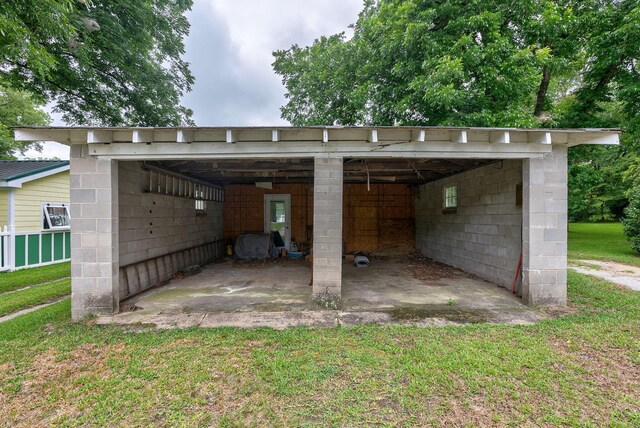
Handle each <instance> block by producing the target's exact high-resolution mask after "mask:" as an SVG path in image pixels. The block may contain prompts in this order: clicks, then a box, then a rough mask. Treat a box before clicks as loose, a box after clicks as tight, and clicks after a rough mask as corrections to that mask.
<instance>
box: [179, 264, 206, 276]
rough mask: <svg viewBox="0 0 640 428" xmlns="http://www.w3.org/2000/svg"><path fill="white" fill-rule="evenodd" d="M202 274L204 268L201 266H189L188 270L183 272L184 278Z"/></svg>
mask: <svg viewBox="0 0 640 428" xmlns="http://www.w3.org/2000/svg"><path fill="white" fill-rule="evenodd" d="M200 272H202V268H201V267H200V265H191V266H187V267H186V268H184V270H183V274H184V276H192V275H197V274H199V273H200Z"/></svg>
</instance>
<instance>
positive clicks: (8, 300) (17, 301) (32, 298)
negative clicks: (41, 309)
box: [0, 279, 71, 317]
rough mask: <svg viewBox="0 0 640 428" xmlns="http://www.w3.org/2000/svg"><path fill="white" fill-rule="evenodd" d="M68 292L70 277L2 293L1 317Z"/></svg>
mask: <svg viewBox="0 0 640 428" xmlns="http://www.w3.org/2000/svg"><path fill="white" fill-rule="evenodd" d="M68 294H71V280H70V279H63V280H60V281H55V282H52V283H49V284H44V285H38V286H37V287H32V288H28V289H26V290H21V291H16V292H14V293H8V294H4V295H0V317H1V316H4V315H7V314H10V313H12V312H16V311H19V310H21V309H26V308H30V307H32V306H36V305H40V304H42V303H47V302H50V301H52V300H55V299H57V298H60V297H62V296H66V295H68Z"/></svg>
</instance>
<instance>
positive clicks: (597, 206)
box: [273, 0, 640, 219]
mask: <svg viewBox="0 0 640 428" xmlns="http://www.w3.org/2000/svg"><path fill="white" fill-rule="evenodd" d="M638 40H640V2H638V0H522V1H517V2H514V1H512V0H492V1H488V0H472V1H468V0H378V1H375V0H367V1H365V4H364V9H363V10H362V12H361V13H360V15H359V17H358V20H357V22H356V23H355V24H354V26H353V36H352V37H351V38H347V37H346V36H345V34H344V33H341V34H336V35H330V36H323V37H321V38H319V39H317V40H316V41H315V42H314V43H313V44H312V45H310V46H305V47H300V46H297V45H294V46H292V47H291V48H289V49H286V50H281V51H277V52H274V56H275V62H274V64H273V67H274V70H275V72H276V73H277V74H279V75H280V76H281V77H282V81H283V84H284V85H285V87H286V91H287V92H286V97H287V103H286V104H285V105H284V106H283V107H282V109H281V111H282V117H283V118H284V119H287V120H289V121H290V122H291V123H292V124H294V125H330V124H339V125H358V124H360V125H448V126H501V127H619V128H623V129H624V130H625V134H624V135H623V137H622V144H621V146H620V147H579V148H577V149H572V151H571V153H570V159H571V161H570V185H571V192H572V194H573V196H571V201H570V205H571V206H572V209H571V213H572V214H575V216H574V217H573V219H585V218H590V217H593V216H597V215H599V214H604V211H605V208H606V212H607V215H611V213H615V212H618V213H620V214H621V213H622V208H623V206H624V204H625V200H626V198H627V197H628V196H629V188H630V187H629V186H630V183H634V182H635V183H637V182H638V181H639V179H638V172H639V171H640V161H639V160H638V159H639V158H640V157H639V156H640V144H639V143H638V141H639V140H640V70H639V69H638V59H639V58H640V44H639V43H638ZM616 205H621V207H619V209H617V211H616Z"/></svg>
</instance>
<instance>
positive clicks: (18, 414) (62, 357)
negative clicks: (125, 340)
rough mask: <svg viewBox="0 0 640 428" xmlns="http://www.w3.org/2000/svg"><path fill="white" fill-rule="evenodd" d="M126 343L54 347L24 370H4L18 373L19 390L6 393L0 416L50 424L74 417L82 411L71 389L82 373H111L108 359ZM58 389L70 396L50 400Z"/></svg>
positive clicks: (22, 422) (16, 422)
mask: <svg viewBox="0 0 640 428" xmlns="http://www.w3.org/2000/svg"><path fill="white" fill-rule="evenodd" d="M123 351H124V345H123V344H120V345H109V346H100V347H99V346H97V345H95V344H84V345H81V346H79V347H78V348H76V349H74V350H72V351H70V352H68V353H59V352H57V351H55V350H53V349H51V350H49V351H47V352H45V353H43V354H40V355H37V356H36V357H35V358H34V361H33V363H32V364H31V365H30V367H29V369H28V371H26V372H25V373H20V371H21V369H18V368H16V367H15V366H13V367H11V368H10V369H8V370H2V373H3V377H5V379H6V378H7V377H6V376H9V377H18V378H22V380H21V381H19V382H17V383H16V385H15V386H16V389H18V391H17V392H16V393H15V394H10V393H8V394H2V395H3V396H2V400H1V401H2V402H3V405H2V406H0V420H3V421H5V422H7V421H12V422H11V424H10V425H11V426H29V427H33V426H50V425H52V424H54V423H55V421H57V420H60V419H64V418H70V419H73V418H74V417H75V416H77V415H78V414H79V413H81V411H80V410H79V408H78V407H77V402H78V400H77V398H76V399H74V398H73V396H72V395H68V394H67V393H68V392H70V391H72V390H73V389H74V388H76V387H77V383H78V381H79V378H80V377H82V376H98V377H102V376H109V375H110V374H111V369H110V368H109V367H108V366H107V364H106V361H107V358H108V357H109V356H110V355H120V354H122V353H123ZM53 391H56V394H59V397H63V396H66V397H67V398H66V399H59V398H58V399H57V400H50V394H51V393H52V392H53Z"/></svg>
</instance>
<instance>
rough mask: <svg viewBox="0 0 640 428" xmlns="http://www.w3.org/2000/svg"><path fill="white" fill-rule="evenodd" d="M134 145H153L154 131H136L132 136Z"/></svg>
mask: <svg viewBox="0 0 640 428" xmlns="http://www.w3.org/2000/svg"><path fill="white" fill-rule="evenodd" d="M131 142H132V143H153V130H148V129H134V130H133V133H132V135H131Z"/></svg>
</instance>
